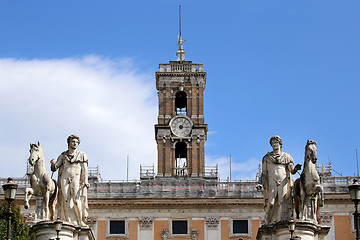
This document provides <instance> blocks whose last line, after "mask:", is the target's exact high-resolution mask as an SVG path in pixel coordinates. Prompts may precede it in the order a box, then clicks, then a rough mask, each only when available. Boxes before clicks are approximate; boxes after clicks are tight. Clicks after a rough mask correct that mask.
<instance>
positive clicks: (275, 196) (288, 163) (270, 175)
mask: <svg viewBox="0 0 360 240" xmlns="http://www.w3.org/2000/svg"><path fill="white" fill-rule="evenodd" d="M270 145H271V147H272V148H273V151H272V152H268V153H267V154H266V155H265V156H264V157H263V160H262V174H261V182H262V185H263V187H264V199H265V206H264V208H265V211H266V213H265V222H266V223H271V222H278V221H280V220H283V219H282V217H286V216H285V215H283V214H284V212H285V211H286V208H289V206H288V205H287V204H288V200H289V198H290V196H291V191H292V190H291V189H292V187H293V185H294V183H293V179H292V175H293V174H295V173H296V172H297V171H298V170H300V169H301V165H300V164H297V165H296V166H295V167H294V168H293V165H294V160H293V158H292V157H291V156H290V154H288V153H285V152H282V151H281V149H282V145H283V142H282V140H281V138H280V137H279V136H274V137H272V138H271V139H270ZM290 201H292V200H291V199H290ZM290 204H292V203H290ZM290 208H291V209H292V206H290Z"/></svg>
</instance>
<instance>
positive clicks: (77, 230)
mask: <svg viewBox="0 0 360 240" xmlns="http://www.w3.org/2000/svg"><path fill="white" fill-rule="evenodd" d="M31 231H32V232H35V235H36V240H49V239H56V237H57V236H56V231H55V224H54V222H53V221H41V222H38V223H36V224H35V225H34V226H32V227H31ZM59 237H60V239H61V240H95V237H94V234H93V232H92V230H91V229H90V228H82V227H76V226H74V225H72V224H70V223H63V224H62V228H61V231H60V233H59Z"/></svg>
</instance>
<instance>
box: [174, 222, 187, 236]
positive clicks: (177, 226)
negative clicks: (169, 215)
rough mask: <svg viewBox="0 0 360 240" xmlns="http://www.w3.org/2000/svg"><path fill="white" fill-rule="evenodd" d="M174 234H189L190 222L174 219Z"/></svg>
mask: <svg viewBox="0 0 360 240" xmlns="http://www.w3.org/2000/svg"><path fill="white" fill-rule="evenodd" d="M172 234H188V222H187V221H172Z"/></svg>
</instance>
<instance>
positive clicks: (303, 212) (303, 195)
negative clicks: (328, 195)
mask: <svg viewBox="0 0 360 240" xmlns="http://www.w3.org/2000/svg"><path fill="white" fill-rule="evenodd" d="M300 198H301V206H300V209H301V210H300V219H301V220H305V219H306V215H307V213H306V212H307V206H306V204H307V202H305V201H306V192H305V190H304V185H303V184H301V186H300Z"/></svg>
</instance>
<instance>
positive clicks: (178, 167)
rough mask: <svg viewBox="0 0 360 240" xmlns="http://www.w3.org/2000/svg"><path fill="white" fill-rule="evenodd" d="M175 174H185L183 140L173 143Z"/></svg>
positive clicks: (185, 163) (184, 145) (185, 161)
mask: <svg viewBox="0 0 360 240" xmlns="http://www.w3.org/2000/svg"><path fill="white" fill-rule="evenodd" d="M175 175H176V176H187V145H186V143H184V142H178V143H176V145H175Z"/></svg>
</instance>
